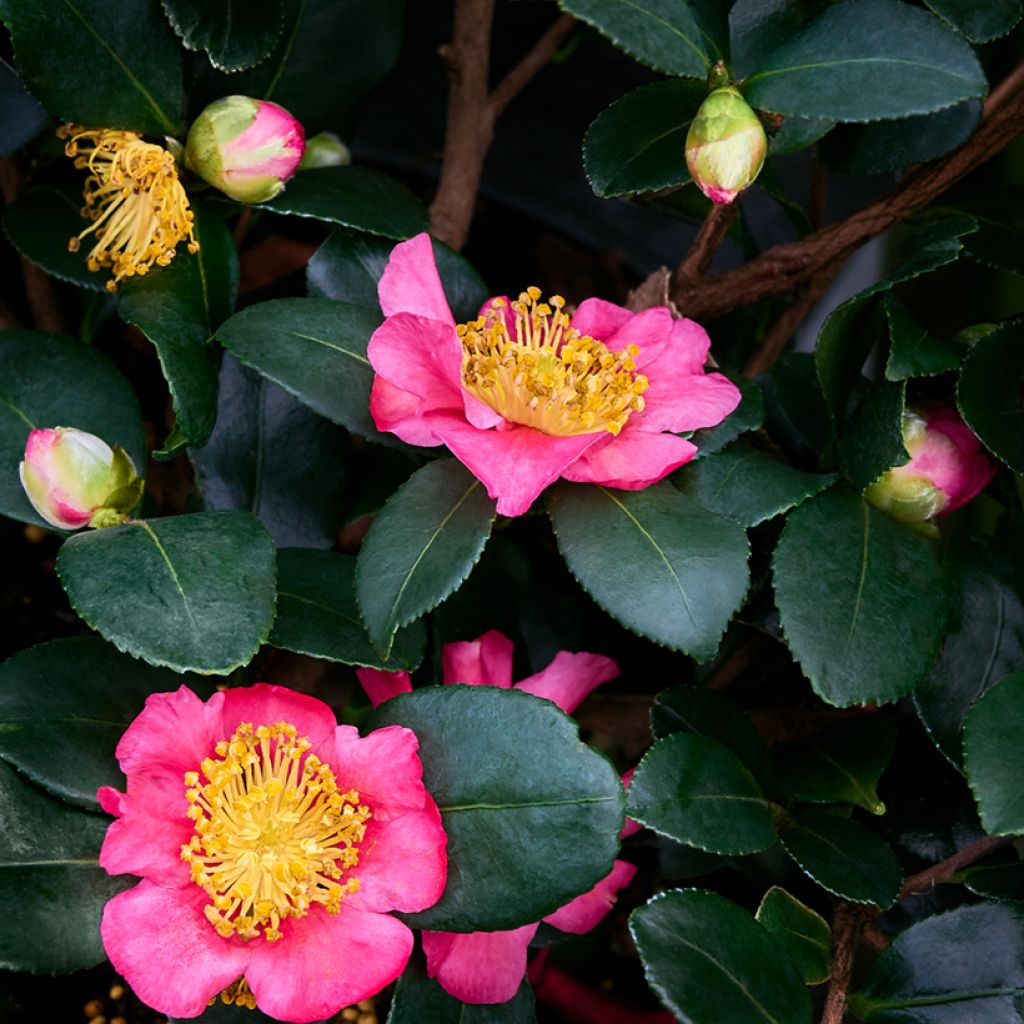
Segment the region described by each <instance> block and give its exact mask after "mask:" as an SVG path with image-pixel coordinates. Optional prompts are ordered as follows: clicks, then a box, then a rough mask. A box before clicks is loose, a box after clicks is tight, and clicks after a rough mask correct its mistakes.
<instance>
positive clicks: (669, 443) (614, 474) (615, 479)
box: [562, 424, 697, 491]
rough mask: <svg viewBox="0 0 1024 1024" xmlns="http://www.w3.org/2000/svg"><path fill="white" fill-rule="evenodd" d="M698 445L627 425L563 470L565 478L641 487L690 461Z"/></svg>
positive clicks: (582, 481) (618, 485)
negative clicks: (614, 435)
mask: <svg viewBox="0 0 1024 1024" xmlns="http://www.w3.org/2000/svg"><path fill="white" fill-rule="evenodd" d="M696 451H697V448H696V446H695V445H692V444H690V442H689V441H684V440H683V438H681V437H676V436H675V435H674V434H653V433H648V432H647V431H644V430H630V428H629V424H627V425H626V429H625V430H624V431H623V432H622V433H621V434H619V436H618V437H616V438H615V439H614V440H613V441H612V442H611V444H608V445H606V446H605V447H603V448H601V449H597V450H594V451H590V452H586V453H585V454H584V455H583V457H582V458H580V459H579V460H578V461H577V462H574V463H573V464H572V465H571V466H569V467H568V468H567V469H566V470H565V472H564V473H563V474H562V475H563V476H564V477H565V479H566V480H576V481H578V482H579V483H593V484H605V485H607V486H608V487H616V488H618V489H619V490H623V491H639V490H642V489H643V488H644V487H648V486H649V485H650V484H654V483H657V482H658V481H659V480H661V479H663V478H664V477H666V476H668V474H669V473H671V472H672V470H674V469H678V468H679V467H680V466H682V465H683V464H684V463H687V462H689V461H690V459H692V458H693V456H694V454H695V453H696Z"/></svg>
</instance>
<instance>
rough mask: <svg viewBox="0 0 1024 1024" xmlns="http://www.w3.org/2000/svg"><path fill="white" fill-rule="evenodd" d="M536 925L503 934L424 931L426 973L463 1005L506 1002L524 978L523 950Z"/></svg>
mask: <svg viewBox="0 0 1024 1024" xmlns="http://www.w3.org/2000/svg"><path fill="white" fill-rule="evenodd" d="M536 931H537V925H535V924H526V925H523V927H522V928H516V929H515V930H513V931H507V932H470V933H469V934H466V935H456V934H454V933H451V932H424V933H423V937H422V939H423V952H424V953H425V954H426V957H427V974H429V975H430V977H432V978H435V979H436V980H437V982H438V984H439V985H440V986H441V987H442V988H443V989H444V990H445V991H446V992H447V993H448V994H449V995H451V996H454V997H455V998H456V999H459V1000H461V1001H462V1002H464V1003H507V1002H508V1001H509V1000H510V999H511V998H512V997H513V996H514V995H515V994H516V992H517V991H518V990H519V986H520V984H522V981H523V978H524V977H525V976H526V950H527V947H528V946H529V945H530V940H531V939H532V938H533V936H534V933H535V932H536Z"/></svg>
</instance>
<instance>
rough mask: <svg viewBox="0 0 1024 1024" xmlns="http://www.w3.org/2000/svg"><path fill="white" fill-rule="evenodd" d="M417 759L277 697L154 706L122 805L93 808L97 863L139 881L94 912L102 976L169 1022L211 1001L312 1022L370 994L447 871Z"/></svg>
mask: <svg viewBox="0 0 1024 1024" xmlns="http://www.w3.org/2000/svg"><path fill="white" fill-rule="evenodd" d="M417 748H418V743H417V740H416V736H415V735H414V734H413V733H412V732H411V731H410V730H408V729H405V728H402V727H400V726H391V727H388V728H385V729H379V730H377V731H376V732H372V733H370V734H369V735H368V736H365V737H362V738H361V737H360V736H359V734H358V732H357V731H356V730H355V729H354V728H352V727H351V726H344V725H343V726H338V725H336V723H335V720H334V715H333V714H332V713H331V711H330V709H329V708H328V707H327V705H325V704H323V703H321V702H320V701H318V700H314V699H313V698H311V697H306V696H304V695H302V694H299V693H295V692H293V691H291V690H286V689H284V688H282V687H278V686H267V685H264V684H260V685H257V686H254V687H251V688H245V689H231V690H227V691H224V692H223V693H216V694H214V695H213V697H211V698H210V700H208V701H206V702H203V701H201V700H200V699H199V698H198V697H197V696H196V695H195V694H194V693H192V691H191V690H189V689H187V688H186V687H184V686H183V687H181V689H179V690H178V691H177V692H176V693H166V694H156V695H154V696H152V697H150V698H149V699H148V701H147V702H146V707H145V708H144V710H143V711H142V713H141V714H140V715H139V716H138V717H137V718H136V719H135V721H134V722H132V724H131V725H130V726H129V727H128V730H127V731H126V732H125V734H124V736H123V737H122V739H121V742H120V743H119V744H118V748H117V757H118V761H119V763H120V765H121V768H122V770H123V771H124V773H125V775H126V776H127V792H125V793H121V792H118V791H117V790H115V789H112V788H110V787H103V788H102V789H101V790H100V791H99V793H98V797H99V800H100V803H101V805H102V806H103V808H104V810H106V811H107V812H108V813H111V814H114V815H116V816H117V817H118V820H117V821H115V822H114V823H113V824H112V825H111V826H110V828H109V829H108V831H107V836H106V839H105V840H104V843H103V848H102V850H101V852H100V864H101V865H102V866H103V867H104V868H106V869H107V871H109V872H110V873H111V874H123V873H131V874H135V875H141V876H142V881H141V882H139V884H138V885H136V886H135V887H134V888H132V889H129V890H127V891H126V892H122V893H120V894H119V895H118V896H115V897H114V899H112V900H111V901H110V902H109V903H108V904H107V906H106V908H105V909H104V912H103V920H102V923H101V928H100V930H101V933H102V936H103V943H104V946H105V947H106V951H107V955H108V956H109V957H110V960H111V962H112V963H113V964H114V967H115V969H116V970H117V971H118V972H119V973H120V974H122V975H123V976H124V977H125V979H126V980H127V981H128V983H129V984H130V985H131V986H132V988H133V989H134V990H135V992H136V994H137V995H138V996H139V997H140V998H141V999H142V1000H143V1001H144V1002H146V1003H148V1004H149V1005H150V1006H152V1007H154V1008H155V1009H157V1010H159V1011H160V1012H161V1013H164V1014H167V1015H169V1016H172V1017H194V1016H197V1015H198V1014H200V1013H201V1012H202V1011H203V1010H204V1009H205V1007H206V1006H207V1004H208V1003H209V1002H210V1000H211V999H213V998H214V997H216V996H217V995H218V993H221V994H222V998H223V999H224V1000H225V1001H231V1002H236V1003H239V1004H242V1005H248V1006H252V1005H257V1006H259V1008H260V1009H261V1010H263V1011H264V1012H266V1013H268V1014H269V1015H271V1016H273V1017H276V1018H279V1019H280V1020H286V1021H298V1022H305V1021H318V1020H323V1019H325V1018H327V1017H330V1016H331V1015H332V1014H334V1013H336V1012H337V1011H338V1010H339V1009H340V1008H341V1007H343V1006H347V1005H349V1004H351V1003H355V1002H358V1001H359V1000H361V999H365V998H367V997H368V996H370V995H373V994H374V993H376V992H378V991H380V989H381V988H383V987H384V986H385V985H387V984H388V983H390V982H391V981H393V980H394V979H395V978H397V977H398V975H399V974H400V973H401V972H402V970H403V969H404V967H405V964H406V961H407V960H408V958H409V953H410V951H411V949H412V944H413V937H412V932H411V931H410V930H409V928H408V927H407V926H406V925H404V924H403V923H402V922H400V921H399V920H398V919H397V918H395V917H393V916H392V915H391V913H390V912H391V911H396V910H397V911H417V910H424V909H426V908H427V907H429V906H431V905H432V904H433V903H435V902H436V901H437V899H438V898H439V897H440V895H441V893H442V891H443V890H444V885H445V879H446V873H447V861H446V854H445V847H446V838H445V834H444V830H443V828H442V826H441V818H440V814H439V812H438V809H437V806H436V804H435V803H434V801H433V799H432V798H431V797H430V795H429V794H428V793H427V792H426V790H425V789H424V787H423V783H422V780H421V767H420V762H419V757H418V756H417Z"/></svg>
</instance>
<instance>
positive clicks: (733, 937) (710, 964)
mask: <svg viewBox="0 0 1024 1024" xmlns="http://www.w3.org/2000/svg"><path fill="white" fill-rule="evenodd" d="M629 927H630V931H631V932H632V933H633V939H634V940H635V942H636V945H637V950H638V951H639V953H640V960H641V961H642V962H643V965H644V973H645V974H646V976H647V982H648V984H649V985H650V986H651V988H652V989H653V990H654V991H655V993H656V994H657V995H658V998H659V999H661V1001H662V1002H663V1003H664V1004H665V1006H667V1007H668V1008H669V1009H670V1010H671V1011H672V1013H674V1014H675V1016H676V1017H677V1018H678V1019H679V1020H683V1021H689V1022H691V1024H751V1022H752V1021H754V1020H757V1021H762V1020H763V1021H772V1022H774V1024H810V1021H811V1001H810V999H809V997H808V995H807V989H806V988H805V987H804V984H803V981H802V980H801V978H800V976H799V975H798V973H797V971H796V968H795V967H794V966H793V965H792V964H791V963H790V962H789V960H788V959H787V958H786V956H785V954H784V953H783V952H782V950H781V949H780V948H779V945H778V943H777V942H776V940H775V938H774V937H773V936H772V935H771V934H769V932H768V931H766V930H765V929H764V928H762V927H761V926H760V925H759V924H758V923H757V922H756V921H755V920H754V919H753V918H752V917H751V916H750V914H748V913H747V912H746V911H745V910H741V909H740V908H739V907H738V906H736V904H735V903H731V902H730V901H729V900H727V899H726V898H725V897H724V896H719V895H718V893H714V892H705V891H704V890H701V889H676V890H672V891H670V892H665V893H661V894H660V895H658V896H655V897H654V899H652V900H650V901H649V902H648V903H646V904H645V905H644V906H642V907H638V908H637V909H636V910H634V911H633V913H632V914H631V915H630V919H629Z"/></svg>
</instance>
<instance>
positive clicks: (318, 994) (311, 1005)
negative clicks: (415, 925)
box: [245, 901, 413, 1024]
mask: <svg viewBox="0 0 1024 1024" xmlns="http://www.w3.org/2000/svg"><path fill="white" fill-rule="evenodd" d="M281 931H282V933H283V934H284V937H283V938H282V939H280V940H278V941H277V942H266V941H263V940H254V941H253V942H251V943H250V947H251V952H250V954H249V956H250V959H249V964H248V966H247V968H246V971H245V978H246V981H248V982H249V987H250V988H251V989H252V992H253V995H254V996H255V997H256V1005H257V1006H258V1007H259V1008H260V1009H261V1010H262V1011H263V1012H264V1013H266V1014H268V1015H269V1016H271V1017H276V1018H277V1019H278V1020H286V1021H295V1022H298V1024H306V1022H308V1021H321V1020H326V1019H327V1018H328V1017H332V1016H333V1015H334V1014H335V1013H337V1012H338V1011H339V1010H340V1009H341V1008H342V1007H344V1006H349V1005H350V1004H352V1003H357V1002H359V1001H360V1000H361V999H368V998H369V997H370V996H373V995H376V994H377V993H378V992H379V991H380V990H381V989H382V988H384V986H385V985H389V984H390V983H391V982H392V981H394V980H395V978H397V977H398V976H399V975H400V974H401V973H402V971H403V970H404V969H405V965H406V963H407V962H408V960H409V954H410V953H411V952H412V946H413V936H412V932H411V931H410V930H409V928H408V927H407V926H406V925H404V924H402V922H401V921H399V920H397V919H396V918H394V917H390V916H389V915H387V914H368V913H366V912H364V911H362V910H356V909H355V908H354V907H351V906H348V905H347V903H346V902H345V901H342V905H341V912H340V913H338V914H329V913H327V911H326V910H324V909H323V908H321V907H313V909H312V910H311V911H310V912H309V914H307V915H306V916H305V917H303V918H299V919H298V920H286V921H284V922H282V924H281Z"/></svg>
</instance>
